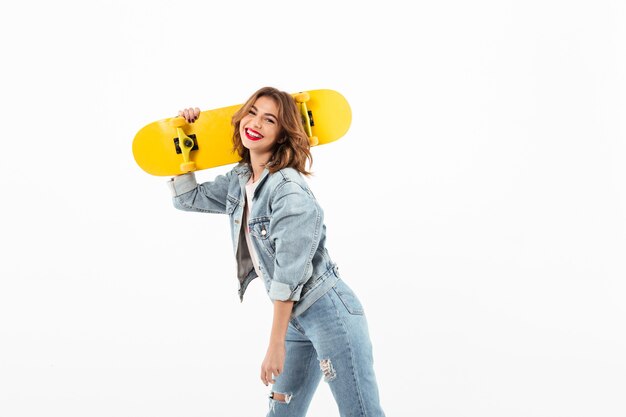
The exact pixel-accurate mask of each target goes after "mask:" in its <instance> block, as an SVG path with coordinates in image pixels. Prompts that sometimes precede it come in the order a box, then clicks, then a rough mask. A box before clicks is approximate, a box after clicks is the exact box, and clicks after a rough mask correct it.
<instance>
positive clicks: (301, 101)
mask: <svg viewBox="0 0 626 417" xmlns="http://www.w3.org/2000/svg"><path fill="white" fill-rule="evenodd" d="M310 98H311V96H309V93H307V92H306V91H305V92H302V93H298V94H296V95H294V99H295V100H296V103H297V104H298V107H300V115H302V124H303V125H304V130H305V132H306V135H307V136H308V137H309V144H310V145H311V146H315V145H317V144H318V143H319V140H318V138H317V136H313V129H311V126H315V123H314V122H313V113H312V112H311V111H310V110H309V109H308V108H307V106H306V102H307V101H309V99H310Z"/></svg>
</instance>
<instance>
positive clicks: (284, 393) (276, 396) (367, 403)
mask: <svg viewBox="0 0 626 417" xmlns="http://www.w3.org/2000/svg"><path fill="white" fill-rule="evenodd" d="M285 343H286V349H287V355H286V358H285V364H284V366H283V372H282V373H281V374H280V375H279V376H278V377H277V378H275V381H276V382H275V383H274V385H273V386H272V392H271V394H270V411H269V412H268V414H267V416H268V417H276V416H278V417H281V416H289V417H304V416H305V415H306V412H307V409H308V408H309V404H310V402H311V399H312V398H313V394H314V393H315V390H316V389H317V386H318V385H319V382H320V380H321V379H322V377H323V378H324V381H326V382H327V383H328V384H329V386H330V389H331V392H332V394H333V397H334V398H335V401H336V402H337V406H338V407H339V414H340V415H341V417H352V416H355V417H356V416H362V417H364V416H367V417H383V416H384V415H385V414H384V412H383V410H382V409H381V407H380V403H379V398H378V387H377V384H376V376H375V374H374V367H373V356H372V344H371V342H370V337H369V333H368V329H367V321H366V319H365V315H364V313H363V308H362V306H361V303H360V302H359V300H358V298H357V297H356V295H355V294H354V292H352V290H351V289H350V288H349V287H348V286H347V285H346V284H345V283H344V282H343V280H341V279H340V280H339V281H338V282H337V283H336V284H335V286H334V287H333V288H331V289H330V290H329V291H328V292H327V293H326V294H324V295H323V296H322V297H321V298H320V299H319V300H317V301H316V302H315V303H313V305H311V306H310V307H309V308H308V309H307V310H306V311H304V312H303V313H302V314H301V315H299V316H298V317H296V318H293V319H291V321H290V322H289V328H288V329H287V337H286V340H285Z"/></svg>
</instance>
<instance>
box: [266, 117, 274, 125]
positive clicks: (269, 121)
mask: <svg viewBox="0 0 626 417" xmlns="http://www.w3.org/2000/svg"><path fill="white" fill-rule="evenodd" d="M265 121H266V122H268V123H271V124H275V123H276V122H275V121H274V119H270V118H269V117H268V118H267V119H265Z"/></svg>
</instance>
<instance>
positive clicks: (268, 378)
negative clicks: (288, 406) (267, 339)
mask: <svg viewBox="0 0 626 417" xmlns="http://www.w3.org/2000/svg"><path fill="white" fill-rule="evenodd" d="M285 354H286V350H285V343H284V342H283V343H270V346H269V347H268V348H267V353H266V354H265V359H264V360H263V364H261V381H263V383H264V384H265V386H267V385H268V384H273V383H274V382H275V379H274V378H276V377H277V376H278V375H280V374H281V373H282V372H283V365H284V364H285Z"/></svg>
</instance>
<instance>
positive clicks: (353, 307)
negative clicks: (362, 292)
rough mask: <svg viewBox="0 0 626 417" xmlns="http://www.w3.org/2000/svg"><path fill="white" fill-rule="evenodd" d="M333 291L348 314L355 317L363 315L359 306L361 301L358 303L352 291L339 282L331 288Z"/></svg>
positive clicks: (361, 307)
mask: <svg viewBox="0 0 626 417" xmlns="http://www.w3.org/2000/svg"><path fill="white" fill-rule="evenodd" d="M333 291H335V294H337V297H339V299H340V300H341V302H342V303H343V305H344V306H345V307H346V310H348V313H350V314H352V315H355V316H361V315H363V314H364V313H365V312H364V310H363V306H362V305H361V301H359V299H358V298H357V296H356V294H355V293H354V291H352V289H350V287H348V286H347V285H346V284H345V283H343V282H342V281H341V280H339V282H337V284H336V285H335V286H334V287H333Z"/></svg>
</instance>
